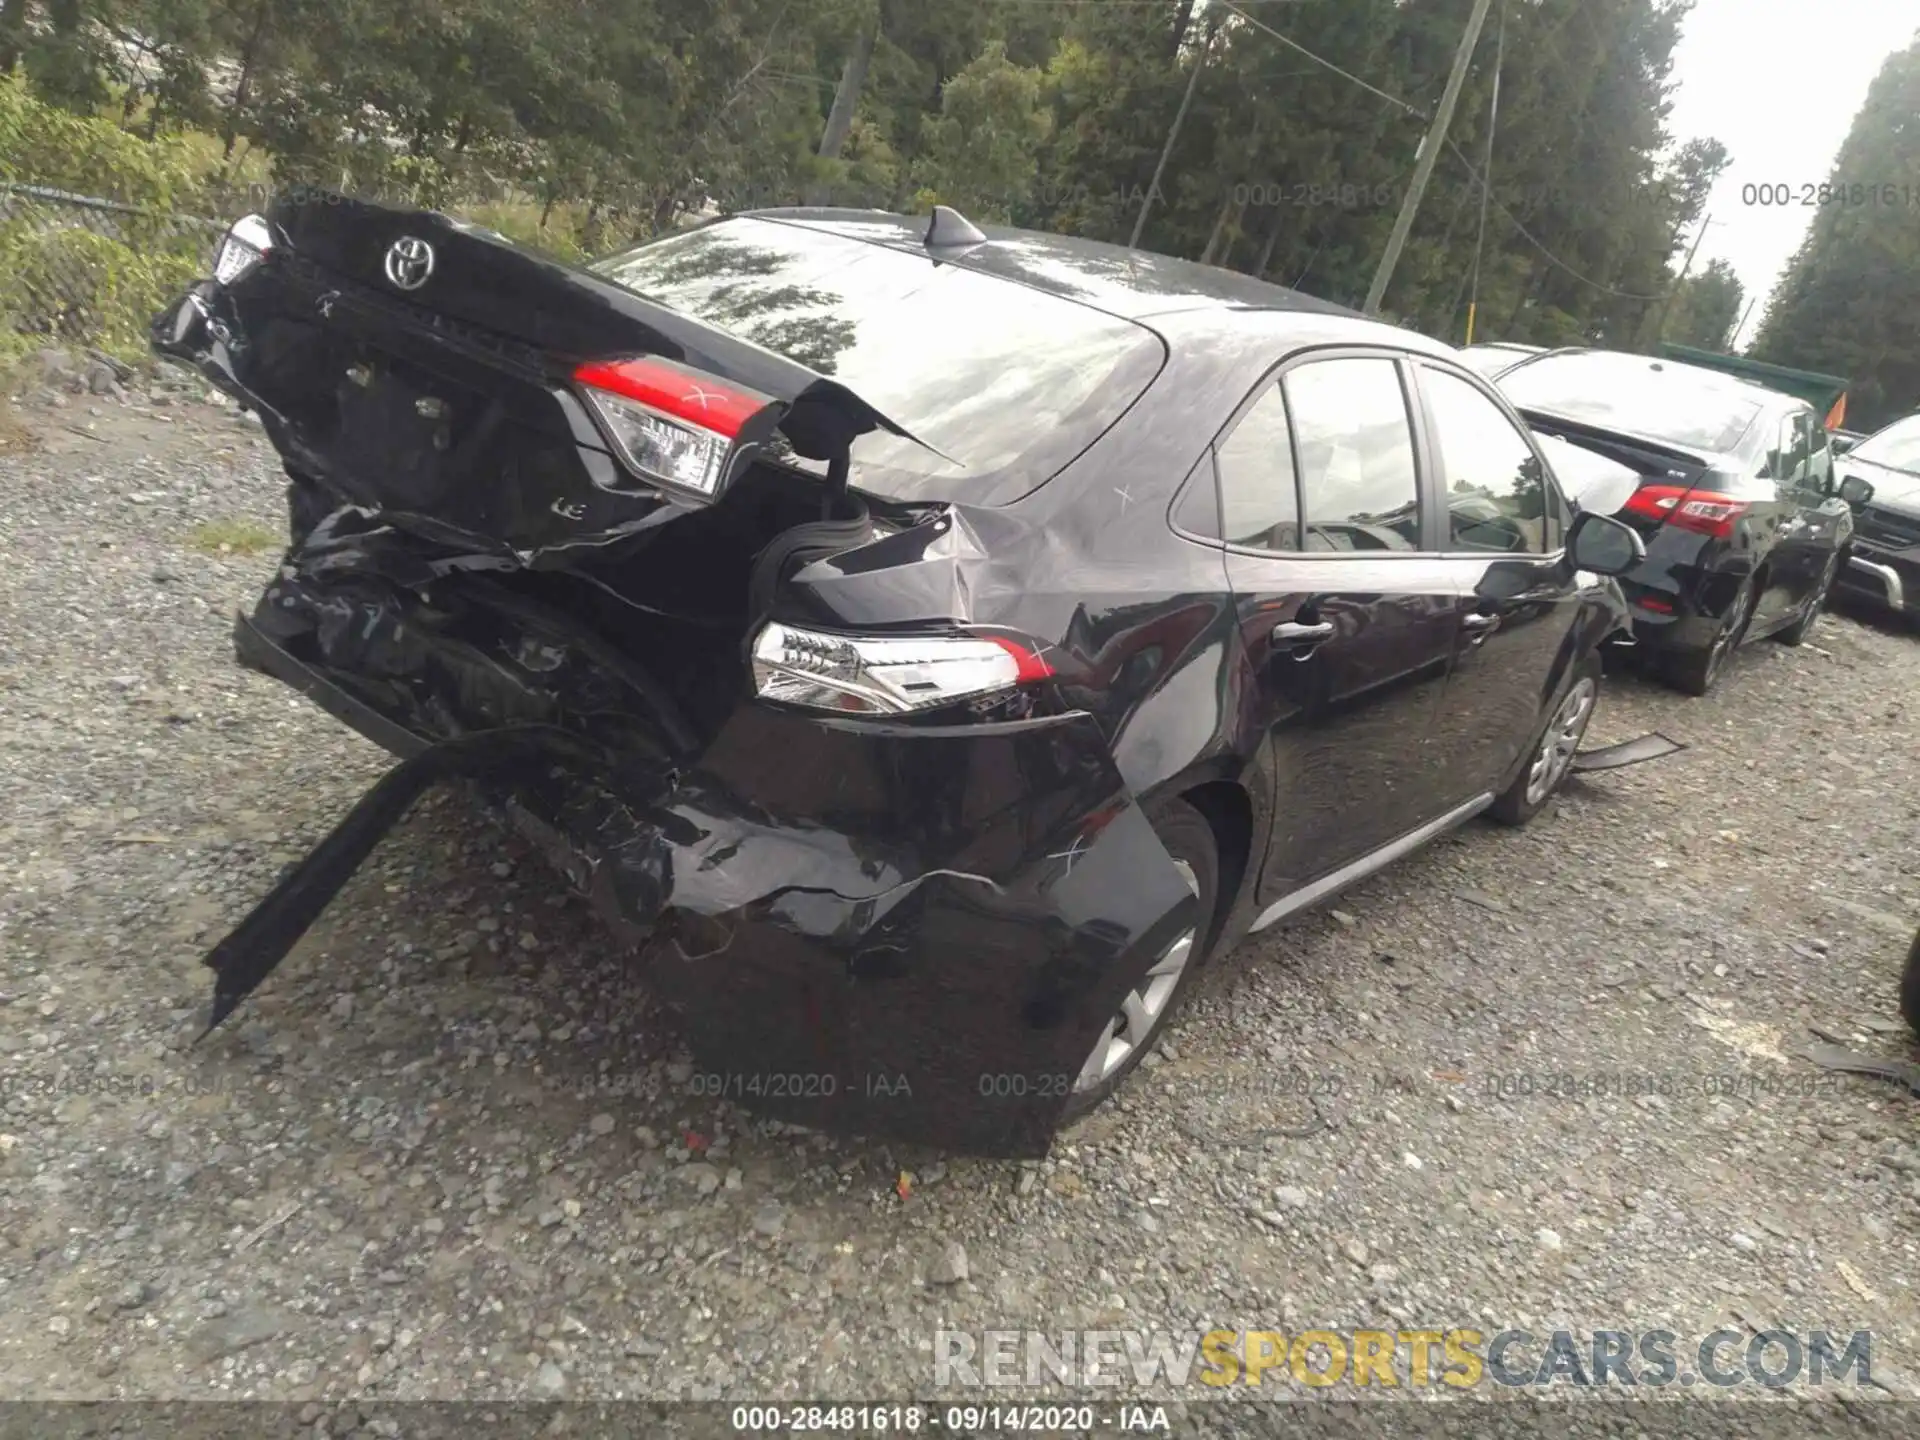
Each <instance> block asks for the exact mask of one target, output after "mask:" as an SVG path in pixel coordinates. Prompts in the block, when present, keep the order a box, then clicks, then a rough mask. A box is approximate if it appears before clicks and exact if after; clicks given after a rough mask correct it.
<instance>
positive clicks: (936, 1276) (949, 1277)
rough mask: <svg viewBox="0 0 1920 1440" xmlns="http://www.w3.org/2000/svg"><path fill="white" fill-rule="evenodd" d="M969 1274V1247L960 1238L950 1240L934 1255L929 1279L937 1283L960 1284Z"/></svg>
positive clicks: (928, 1275)
mask: <svg viewBox="0 0 1920 1440" xmlns="http://www.w3.org/2000/svg"><path fill="white" fill-rule="evenodd" d="M967 1274H968V1271H967V1247H966V1246H964V1245H962V1244H961V1243H960V1242H959V1241H958V1240H949V1241H947V1243H946V1244H944V1245H942V1246H941V1247H940V1253H939V1254H938V1255H936V1256H935V1257H934V1261H933V1265H932V1268H930V1269H929V1270H928V1271H927V1279H928V1280H929V1281H930V1282H932V1283H933V1284H935V1285H958V1284H959V1283H960V1282H961V1281H962V1280H965V1279H966V1278H967Z"/></svg>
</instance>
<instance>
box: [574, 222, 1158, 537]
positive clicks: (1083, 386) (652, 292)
mask: <svg viewBox="0 0 1920 1440" xmlns="http://www.w3.org/2000/svg"><path fill="white" fill-rule="evenodd" d="M593 268H594V269H595V270H596V271H597V272H598V273H600V274H602V275H604V276H605V277H606V278H607V279H609V280H612V281H614V282H615V283H617V284H620V285H624V286H625V287H627V288H628V289H630V290H634V291H637V292H638V293H640V294H641V295H644V296H645V297H646V298H647V299H649V300H652V301H654V302H656V303H658V304H662V305H666V306H668V307H669V308H671V309H674V310H677V311H679V312H680V313H682V314H684V315H688V316H691V317H692V318H694V319H696V320H701V321H704V322H705V323H707V324H710V325H713V326H715V327H717V328H719V329H722V330H725V331H727V332H729V333H730V334H733V335H735V336H738V337H740V338H742V339H745V340H750V341H753V342H754V343H755V344H758V345H761V346H764V347H765V348H767V349H768V350H772V351H774V352H776V353H777V354H780V355H783V356H785V357H787V358H788V359H790V360H793V361H796V362H797V363H799V364H801V365H805V366H808V367H809V368H811V369H814V370H817V371H819V372H820V373H821V374H823V375H828V376H831V377H832V378H833V379H835V380H837V381H839V382H840V383H841V384H843V385H845V386H846V387H847V388H848V389H850V390H852V391H853V392H854V393H855V394H856V395H858V396H859V397H860V398H861V399H863V400H865V401H866V402H867V403H868V404H870V405H872V406H873V407H874V408H875V409H877V410H879V411H880V412H881V413H882V414H883V415H886V416H887V417H888V418H889V419H891V420H893V421H894V422H895V423H896V424H898V425H899V426H901V427H902V428H904V429H906V430H908V431H910V432H911V433H912V434H913V435H914V436H916V437H917V438H918V439H920V440H923V441H925V442H926V444H927V445H929V446H932V447H933V450H928V449H926V448H924V447H922V446H919V445H915V444H914V443H912V442H911V441H908V440H902V439H900V438H898V437H896V436H893V435H889V434H887V433H886V432H884V431H876V432H874V433H871V434H868V435H865V436H862V437H861V438H860V439H859V440H858V441H856V442H855V444H854V448H853V466H854V473H853V483H854V484H855V485H857V486H859V487H860V488H861V489H863V490H866V491H869V492H871V493H873V494H877V495H882V496H886V497H889V498H892V499H898V500H920V499H938V500H959V501H966V502H968V503H972V504H985V505H994V504H1005V503H1007V502H1009V501H1012V500H1017V499H1019V498H1020V497H1021V496H1022V495H1025V494H1026V493H1028V492H1029V491H1031V490H1032V489H1033V488H1034V487H1035V486H1037V485H1040V484H1042V483H1043V482H1045V481H1046V480H1048V479H1050V478H1051V477H1052V476H1053V475H1055V474H1056V473H1058V472H1059V470H1060V469H1061V468H1063V467H1064V466H1065V465H1066V464H1067V463H1068V462H1069V461H1071V460H1072V459H1073V458H1074V456H1076V455H1078V454H1079V453H1080V452H1081V451H1082V450H1084V449H1085V448H1086V447H1087V446H1088V445H1090V444H1092V443H1093V442H1094V441H1095V440H1097V439H1098V438H1099V437H1100V436H1101V435H1102V434H1104V433H1105V432H1106V430H1107V429H1108V428H1109V427H1111V426H1112V424H1113V423H1114V421H1116V420H1118V419H1119V418H1120V416H1121V415H1122V414H1123V413H1125V411H1126V409H1127V407H1128V406H1130V405H1132V404H1133V402H1134V401H1136V400H1138V399H1139V398H1140V396H1141V394H1142V393H1144V391H1145V390H1146V388H1147V386H1148V385H1149V384H1151V383H1152V381H1153V378H1154V376H1155V375H1157V374H1158V373H1159V370H1160V366H1161V364H1162V362H1163V361H1164V358H1165V348H1164V346H1163V345H1162V344H1161V342H1160V340H1159V338H1158V337H1157V336H1155V335H1154V334H1153V333H1152V332H1151V331H1149V330H1147V329H1146V328H1145V327H1144V326H1140V325H1136V324H1134V323H1133V322H1131V321H1128V320H1122V319H1119V318H1117V317H1115V316H1112V315H1108V314H1105V313H1103V312H1101V311H1098V310H1094V309H1091V308H1089V307H1088V306H1085V305H1081V304H1078V303H1076V302H1074V301H1071V300H1066V299H1062V298H1060V297H1059V296H1055V295H1049V294H1046V293H1044V292H1041V291H1038V290H1033V289H1030V288H1028V287H1026V286H1024V285H1019V284H1015V283H1012V282H1010V281H1006V280H1000V279H996V278H994V277H992V276H988V275H982V274H979V273H977V272H975V271H971V270H967V269H963V268H961V267H959V266H956V265H951V264H942V265H935V264H934V263H933V262H932V261H931V260H930V259H928V258H927V257H926V256H925V255H923V254H918V253H909V252H906V251H902V250H897V249H890V248H887V247H885V246H882V245H878V244H870V243H868V242H866V241H864V240H857V239H854V238H851V237H850V236H847V235H843V234H837V233H834V232H832V231H828V230H823V229H817V228H813V227H810V226H806V225H796V224H785V223H780V222H776V221H769V220H755V219H749V218H740V219H734V220H725V221H722V222H720V223H719V224H715V225H708V226H704V227H702V228H701V229H698V230H692V231H688V232H687V233H685V234H682V235H675V236H671V237H669V238H667V239H665V240H660V241H656V242H653V243H651V244H648V245H643V246H641V247H640V248H638V249H635V250H629V251H626V252H624V253H623V254H619V255H614V256H611V257H609V258H607V259H605V260H602V261H599V262H597V263H596V264H595V265H594V267H593ZM933 451H938V452H939V454H935V453H933ZM942 456H945V457H948V458H946V459H943V458H941V457H942ZM797 463H800V464H801V465H803V466H804V465H805V464H806V462H797Z"/></svg>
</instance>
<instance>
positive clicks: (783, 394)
mask: <svg viewBox="0 0 1920 1440" xmlns="http://www.w3.org/2000/svg"><path fill="white" fill-rule="evenodd" d="M264 233H265V235H266V237H267V239H268V241H269V248H268V250H267V253H266V255H265V258H264V259H263V260H262V261H261V262H260V263H257V264H255V265H252V266H251V267H249V268H247V269H245V270H244V271H242V272H241V273H239V274H237V275H235V276H233V277H232V278H231V279H230V281H229V282H228V283H224V284H223V283H219V282H216V281H208V282H205V283H203V284H202V285H201V286H199V287H197V288H196V290H195V291H194V292H193V293H192V294H190V295H189V296H188V297H186V299H184V300H183V301H182V302H181V303H180V304H179V305H178V306H177V307H175V308H174V309H172V310H170V311H169V312H167V313H166V314H163V315H162V316H161V317H159V318H158V319H157V320H156V323H155V327H154V344H155V347H156V348H157V349H158V350H160V352H161V353H163V354H166V355H169V356H171V357H173V358H175V359H179V360H183V361H185V362H187V363H189V364H192V365H193V366H195V367H196V368H198V369H199V370H201V371H202V372H203V373H204V374H206V375H207V376H208V378H210V379H212V380H213V381H214V382H215V383H216V384H218V385H220V386H221V387H222V388H223V389H225V390H227V391H228V392H229V393H231V394H233V395H234V396H235V398H237V399H239V400H240V401H241V403H243V404H245V405H247V406H249V407H250V408H255V409H258V410H259V411H260V413H261V415H262V418H263V420H264V421H265V423H266V424H267V426H268V429H269V432H270V437H271V438H272V439H273V440H274V442H275V444H276V446H278V448H280V450H281V451H282V453H283V454H284V455H285V456H286V458H287V460H288V463H289V466H290V468H292V469H293V470H295V471H296V472H298V473H300V474H302V475H304V476H306V477H307V478H310V479H312V480H314V481H316V482H318V483H319V484H320V485H322V486H323V487H324V488H325V489H326V490H328V491H330V492H332V493H333V494H334V495H336V496H337V497H339V498H340V499H341V500H343V501H345V502H347V503H350V504H355V505H359V506H361V507H364V508H366V509H369V510H372V511H375V512H377V513H379V514H380V515H381V516H382V518H383V519H385V520H387V521H388V522H390V523H392V524H394V525H396V526H398V527H400V528H402V529H405V530H408V531H410V532H412V533H414V534H416V535H419V536H421V537H422V538H424V539H426V540H428V541H429V542H432V543H435V544H438V545H441V546H444V547H446V548H448V549H450V550H454V551H461V552H466V553H471V554H475V555H479V556H484V557H486V558H488V559H489V560H493V561H496V562H500V563H505V564H508V565H529V566H540V565H545V564H552V563H556V562H564V561H565V559H566V557H567V556H569V555H571V554H575V553H577V552H579V551H580V550H581V549H582V548H583V547H586V548H593V547H600V546H604V545H607V544H610V543H614V542H617V541H619V540H621V539H623V538H625V537H627V536H630V535H632V534H634V533H636V532H638V531H641V530H645V529H648V528H650V527H652V526H653V525H656V524H659V523H662V522H663V521H666V520H670V519H673V518H675V517H676V516H678V515H681V514H684V513H686V512H687V511H688V510H690V509H697V508H700V507H701V506H703V505H705V504H706V503H708V502H711V501H712V500H714V499H715V498H717V497H718V495H719V494H720V493H721V492H722V491H723V490H724V489H725V487H726V485H727V484H728V483H730V482H731V481H732V480H733V479H735V478H737V477H738V475H739V474H740V473H742V472H743V471H744V470H745V469H747V468H750V467H751V466H753V465H755V464H757V463H760V462H762V461H775V462H777V461H779V460H781V459H783V458H792V457H799V458H803V459H808V460H813V461H818V462H825V463H826V464H827V465H828V467H829V479H830V482H832V483H837V484H838V486H839V487H840V488H841V489H842V490H844V484H845V476H846V467H847V463H848V462H847V457H848V451H849V448H850V446H851V445H852V443H853V441H854V440H855V439H857V438H858V437H859V436H860V435H863V434H866V433H868V432H870V431H872V430H875V429H884V430H887V431H889V432H891V433H893V434H895V435H898V436H901V437H903V438H904V439H906V440H909V441H913V440H914V437H913V436H912V435H910V434H909V433H908V432H907V431H906V430H905V429H904V428H902V427H901V426H899V425H897V424H895V423H894V422H893V421H891V420H889V419H888V418H887V417H886V416H884V415H882V414H880V413H879V412H878V411H877V410H875V409H874V408H873V407H872V406H870V405H869V404H867V403H866V402H865V401H864V400H862V399H861V398H860V397H859V396H858V395H855V394H854V393H853V392H852V391H850V390H849V389H847V388H846V387H845V386H844V385H841V384H839V383H837V382H835V381H833V380H830V379H828V378H827V377H825V376H823V375H820V374H818V373H817V372H815V371H813V370H810V369H808V368H807V367H806V366H803V365H800V364H798V363H796V362H794V361H792V360H788V359H786V358H784V357H782V356H780V355H776V354H774V353H773V352H771V351H768V350H765V349H763V348H761V347H760V346H757V345H754V344H752V343H751V342H748V341H745V340H741V339H739V338H737V337H736V336H733V335H731V334H729V333H728V332H726V331H725V330H722V329H720V328H718V327H716V326H713V325H710V324H705V323H703V322H700V321H697V320H693V319H690V318H688V317H686V316H684V315H681V314H678V313H676V312H675V311H672V310H669V309H667V308H666V307H664V306H661V305H657V304H654V303H653V302H651V301H648V300H646V299H645V298H643V297H641V296H639V295H637V294H635V293H633V292H631V291H628V290H626V289H623V288H622V287H620V286H618V285H615V284H613V283H611V282H609V281H606V280H603V279H600V278H599V277H596V276H593V275H590V274H587V273H586V272H584V271H580V270H576V269H573V268H572V267H569V266H566V265H562V264H560V263H559V262H557V261H553V260H550V259H547V258H545V257H542V256H539V255H535V254H532V253H530V252H528V251H525V250H522V249H519V248H517V247H515V246H514V245H512V244H511V243H509V242H508V241H506V240H505V239H503V238H502V237H500V236H497V235H494V234H493V233H492V232H489V231H485V230H482V229H479V228H477V227H474V226H470V225H465V224H462V223H460V222H458V221H455V220H452V219H450V218H448V217H446V216H444V215H439V214H436V213H433V212H427V211H406V210H396V209H391V208H389V207H385V206H379V205H372V204H368V203H365V202H361V201H354V200H349V199H346V198H344V197H339V196H328V195H323V194H321V193H320V192H305V191H295V192H291V193H289V194H288V195H286V196H283V197H281V198H280V199H279V200H277V201H276V202H275V204H274V205H273V207H272V209H271V210H270V212H269V213H268V215H267V216H266V218H265V232H264ZM636 367H638V368H636ZM609 396H611V397H612V399H611V400H609V399H608V398H607V397H609ZM616 411H619V412H621V413H625V412H629V411H630V412H632V414H633V415H634V416H637V417H638V418H637V420H635V421H634V422H633V423H634V424H635V425H638V426H640V427H642V429H643V430H644V431H645V433H646V434H647V436H648V437H650V438H649V443H653V440H655V439H657V438H658V437H659V436H660V435H667V434H669V433H670V434H671V436H672V439H673V444H675V445H681V446H683V447H684V445H685V444H687V443H702V444H709V445H711V446H713V447H714V448H715V449H716V451H723V452H724V457H725V458H724V461H723V462H722V463H721V464H720V465H719V466H718V468H717V470H716V471H715V472H714V473H713V474H712V475H711V477H710V479H711V484H710V485H708V486H707V488H706V489H705V490H702V489H700V488H699V487H698V486H695V487H693V488H689V486H687V485H685V484H680V483H676V481H675V479H674V478H673V475H672V473H671V472H669V471H665V470H658V469H653V470H650V469H647V468H645V467H643V466H640V465H637V464H636V463H635V461H634V454H633V450H632V448H631V446H630V445H629V444H627V443H626V440H625V439H623V434H622V432H621V431H620V429H619V428H618V426H616V425H615V424H613V423H612V421H611V420H610V418H609V417H610V415H612V414H613V412H616ZM616 418H617V417H616ZM663 426H664V429H662V427H663ZM689 435H690V436H692V437H694V439H693V441H692V442H689V441H688V440H687V437H688V436H689ZM914 443H918V442H917V441H915V442H914Z"/></svg>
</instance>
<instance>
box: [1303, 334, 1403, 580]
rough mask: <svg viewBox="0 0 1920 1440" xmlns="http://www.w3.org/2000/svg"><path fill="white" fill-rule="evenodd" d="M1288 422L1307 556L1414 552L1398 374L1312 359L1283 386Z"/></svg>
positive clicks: (1385, 366) (1374, 363)
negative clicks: (1312, 552)
mask: <svg viewBox="0 0 1920 1440" xmlns="http://www.w3.org/2000/svg"><path fill="white" fill-rule="evenodd" d="M1282 386H1283V388H1284V390H1285V392H1286V397H1287V410H1288V412H1289V413H1290V414H1291V415H1292V417H1293V431H1294V442H1295V447H1296V453H1297V455H1298V459H1299V470H1300V494H1301V504H1302V505H1303V506H1304V508H1305V517H1304V534H1305V544H1304V548H1305V549H1307V550H1337V551H1382V550H1387V551H1392V550H1417V549H1419V547H1420V481H1419V466H1418V464H1417V462H1416V461H1415V458H1414V448H1413V423H1412V420H1411V417H1410V416H1409V414H1408V411H1407V397H1406V392H1405V390H1404V389H1403V388H1402V386H1401V383H1400V368H1399V366H1398V365H1396V364H1395V363H1394V362H1393V361H1391V360H1384V359H1373V358H1370V357H1368V358H1361V357H1353V358H1343V359H1336V360H1316V361H1313V362H1311V363H1309V364H1306V365H1302V366H1300V367H1299V368H1298V369H1295V370H1292V371H1289V372H1288V373H1287V375H1286V377H1285V379H1284V380H1283V381H1282Z"/></svg>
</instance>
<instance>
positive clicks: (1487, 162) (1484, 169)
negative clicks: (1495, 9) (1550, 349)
mask: <svg viewBox="0 0 1920 1440" xmlns="http://www.w3.org/2000/svg"><path fill="white" fill-rule="evenodd" d="M1493 54H1494V59H1493V104H1492V107H1491V108H1490V109H1489V110H1488V112H1487V153H1486V156H1485V158H1484V159H1482V160H1481V162H1480V236H1479V238H1478V239H1476V240H1475V241H1474V242H1473V290H1472V292H1471V293H1470V294H1469V295H1468V296H1467V344H1469V345H1471V344H1473V322H1474V320H1475V319H1476V318H1477V317H1478V315H1479V313H1480V255H1481V252H1482V251H1484V250H1485V249H1486V248H1487V205H1488V203H1489V202H1490V201H1491V200H1492V199H1493V137H1494V132H1495V131H1496V130H1497V129H1498V128H1499V125H1500V72H1501V71H1502V70H1503V69H1505V68H1506V63H1507V7H1506V6H1505V5H1504V4H1503V5H1501V7H1500V39H1499V43H1498V45H1497V47H1496V48H1495V50H1494V52H1493ZM1454 303H1455V304H1458V303H1459V302H1458V300H1456V301H1455V302H1454ZM1448 320H1449V321H1451V320H1452V316H1448Z"/></svg>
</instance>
